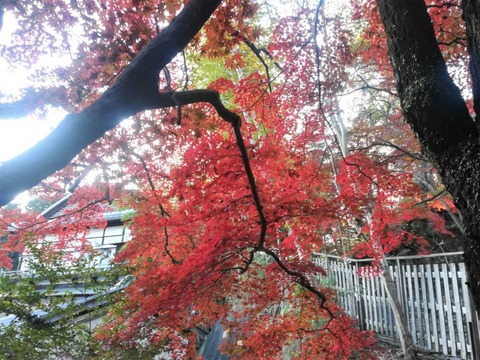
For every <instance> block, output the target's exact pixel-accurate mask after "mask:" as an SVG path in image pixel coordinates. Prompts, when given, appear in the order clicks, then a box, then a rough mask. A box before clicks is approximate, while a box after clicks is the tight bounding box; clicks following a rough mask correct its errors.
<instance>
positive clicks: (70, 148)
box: [0, 0, 222, 206]
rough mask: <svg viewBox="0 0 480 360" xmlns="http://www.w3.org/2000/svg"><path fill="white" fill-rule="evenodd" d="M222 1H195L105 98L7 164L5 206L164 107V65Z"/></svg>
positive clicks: (1, 187)
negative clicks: (122, 127)
mask: <svg viewBox="0 0 480 360" xmlns="http://www.w3.org/2000/svg"><path fill="white" fill-rule="evenodd" d="M220 2H221V0H192V1H190V2H189V3H188V4H187V5H186V6H185V8H184V9H183V10H182V11H181V12H180V14H179V15H178V16H177V17H176V18H175V19H174V20H173V21H172V22H171V24H170V25H169V26H167V27H166V28H165V29H164V30H163V31H162V32H161V33H160V34H159V35H158V36H156V37H155V38H154V39H153V40H152V41H151V42H150V43H149V44H148V45H147V46H146V47H145V48H144V49H143V50H142V51H141V52H140V53H139V55H138V56H136V57H135V58H134V59H133V60H132V62H131V63H130V64H129V65H128V66H127V67H126V68H125V70H124V71H123V72H122V74H121V75H120V76H119V78H118V80H117V82H116V83H115V85H114V86H112V87H111V88H109V89H108V90H107V91H106V92H105V93H104V94H103V95H102V96H101V97H100V99H98V100H97V101H96V102H95V103H94V104H92V105H91V106H89V107H88V108H86V109H85V110H84V111H82V112H81V113H78V114H71V115H68V116H67V117H66V118H65V119H64V120H63V121H62V122H61V123H60V125H59V126H58V127H57V128H56V129H55V130H54V131H53V132H52V133H51V134H50V135H49V136H48V137H47V138H45V139H44V140H42V141H40V142H39V143H38V144H37V145H36V146H34V147H33V148H31V149H30V150H28V151H26V152H25V153H23V154H21V155H19V156H18V157H16V158H14V159H12V160H10V161H8V162H6V163H4V164H2V165H1V166H0V206H1V205H4V204H6V203H8V202H9V201H10V200H12V199H13V198H14V197H15V195H17V194H18V193H20V192H22V191H24V190H27V189H29V188H30V187H32V186H34V185H36V184H38V183H39V182H40V181H41V180H43V179H44V178H46V177H47V176H49V175H51V174H52V173H54V172H55V171H57V170H60V169H62V168H63V167H65V166H66V165H67V164H68V163H69V162H70V161H71V160H72V159H73V158H74V157H75V156H76V155H77V154H78V153H79V152H80V151H82V150H83V149H84V148H86V147H87V146H88V145H89V144H91V143H92V142H94V141H95V140H97V139H99V138H100V137H102V136H103V134H105V132H107V131H108V130H110V129H112V128H114V127H115V126H116V125H118V124H119V123H120V122H121V121H122V120H123V119H125V118H127V117H129V116H131V115H134V114H136V113H138V112H141V111H144V110H146V109H151V108H157V107H159V106H158V102H159V100H160V99H165V100H167V99H168V96H167V95H165V94H162V95H159V94H158V76H159V72H160V70H161V69H162V68H163V67H165V66H166V65H167V64H168V63H169V62H170V61H171V60H172V59H173V57H175V55H176V54H178V53H179V52H180V51H182V49H183V48H184V47H185V46H186V45H187V44H188V43H189V42H190V40H191V39H192V38H193V37H194V36H195V35H196V34H197V32H198V31H199V30H200V29H201V28H202V26H203V25H204V24H205V22H206V21H207V20H208V19H209V18H210V16H211V15H212V13H213V11H214V10H215V9H216V7H217V6H218V5H219V3H220ZM170 97H171V96H170ZM167 102H168V101H167ZM217 105H218V104H217ZM165 106H169V105H165ZM214 106H215V105H214ZM216 107H217V106H216ZM218 108H219V109H220V110H222V108H221V107H218Z"/></svg>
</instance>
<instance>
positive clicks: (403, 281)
mask: <svg viewBox="0 0 480 360" xmlns="http://www.w3.org/2000/svg"><path fill="white" fill-rule="evenodd" d="M461 255H462V253H448V254H435V255H429V256H400V257H391V258H388V264H389V269H390V272H391V274H392V275H393V279H394V280H395V282H396V286H397V292H398V296H399V299H400V301H401V304H402V307H403V310H404V312H405V315H406V317H407V322H408V325H409V330H410V333H411V334H412V337H413V341H414V342H415V344H416V346H417V347H419V348H423V349H428V350H430V351H433V352H439V353H444V354H446V355H450V356H455V357H458V358H460V359H468V360H470V359H471V360H475V359H480V349H479V342H480V340H479V332H478V324H477V321H476V316H475V312H474V308H473V306H472V304H471V302H470V297H469V295H468V289H467V285H466V281H467V280H466V271H465V264H464V263H463V259H462V256H461ZM314 260H315V262H316V263H317V264H318V265H321V266H322V267H323V268H324V269H325V270H326V271H327V277H326V278H323V279H322V280H321V281H322V282H324V285H327V286H332V287H335V288H336V289H337V301H338V303H339V304H340V305H341V306H342V307H343V308H344V309H345V310H346V312H347V313H348V314H349V315H350V316H352V317H354V318H356V319H357V320H358V323H359V326H360V327H361V328H362V329H363V330H372V331H374V332H375V333H377V334H379V335H381V336H383V337H386V338H389V339H391V340H396V339H397V334H396V329H395V320H394V317H393V312H392V309H391V307H390V303H389V300H388V296H387V293H386V291H385V288H384V286H383V283H382V280H381V278H380V277H379V276H374V275H373V273H372V271H371V270H373V268H372V267H371V266H370V265H371V259H361V260H358V259H350V258H340V257H337V256H332V255H324V254H315V255H314Z"/></svg>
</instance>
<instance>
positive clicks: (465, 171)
mask: <svg viewBox="0 0 480 360" xmlns="http://www.w3.org/2000/svg"><path fill="white" fill-rule="evenodd" d="M377 3H378V6H379V10H380V15H381V18H382V22H383V24H384V27H385V32H386V34H387V40H388V50H389V55H390V61H391V63H392V67H393V70H394V74H395V76H396V80H397V88H398V94H399V97H400V102H401V106H402V109H403V114H404V117H405V120H406V121H407V122H408V123H409V124H410V125H411V126H412V128H413V130H414V132H415V133H416V134H417V136H418V138H419V140H420V143H421V144H422V148H423V150H424V152H425V153H426V154H427V155H428V156H429V157H430V158H431V160H432V161H433V163H434V164H436V166H437V167H438V169H439V172H440V175H441V177H442V180H443V182H444V184H445V186H446V188H447V190H448V191H449V192H450V193H451V194H452V196H453V198H454V201H455V205H456V206H457V208H458V209H459V210H460V212H461V213H462V215H463V219H464V226H465V230H466V234H467V236H468V240H467V241H466V242H465V245H464V250H465V255H464V257H465V262H466V265H467V269H468V273H469V280H468V281H469V287H470V289H471V292H472V295H473V298H474V302H475V306H476V308H477V310H478V309H480V144H479V131H478V127H477V125H476V123H475V122H474V120H473V119H472V117H471V116H470V115H469V112H468V109H467V106H466V104H465V102H464V100H463V98H462V96H461V94H460V90H459V89H458V87H457V86H456V85H455V84H454V83H453V80H452V79H451V77H450V76H449V75H448V72H447V67H446V64H445V61H444V59H443V57H442V54H441V52H440V50H439V47H438V45H437V40H436V38H435V33H434V29H433V26H432V23H431V19H430V17H429V15H428V12H427V8H426V5H425V2H424V1H423V0H377ZM463 3H464V6H465V9H467V8H468V6H472V7H474V8H475V9H477V10H478V5H477V1H473V0H465V1H463ZM476 14H478V11H477V12H476ZM469 16H470V15H468V16H465V15H464V18H466V19H470V17H469ZM475 16H476V15H472V17H473V18H475ZM473 25H475V24H473ZM473 25H472V24H470V25H468V21H467V23H466V26H473ZM476 26H478V25H476ZM467 35H468V36H469V37H473V38H472V39H469V41H468V43H469V51H470V55H471V56H474V57H476V58H477V59H478V56H477V54H478V53H480V52H479V51H478V44H479V39H480V37H479V33H478V30H475V31H473V30H472V29H470V30H469V31H467ZM473 48H476V50H475V51H473V50H472V49H473ZM472 51H473V52H472ZM473 66H477V65H475V64H474V65H473ZM475 76H476V75H473V77H474V78H475ZM476 86H478V80H474V87H476ZM475 93H476V91H474V94H475ZM477 93H478V92H477Z"/></svg>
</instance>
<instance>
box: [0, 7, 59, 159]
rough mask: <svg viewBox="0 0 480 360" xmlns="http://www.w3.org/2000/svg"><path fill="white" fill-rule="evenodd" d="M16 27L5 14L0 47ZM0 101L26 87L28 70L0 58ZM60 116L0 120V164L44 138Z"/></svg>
mask: <svg viewBox="0 0 480 360" xmlns="http://www.w3.org/2000/svg"><path fill="white" fill-rule="evenodd" d="M15 27H16V24H15V20H14V18H13V16H12V15H10V14H9V13H6V14H5V16H4V19H3V26H2V29H1V31H0V44H5V43H7V42H10V41H11V34H12V32H13V31H14V30H15ZM0 79H1V80H0V101H4V100H3V99H2V95H3V94H12V93H17V92H19V91H21V89H24V88H27V87H28V86H29V81H28V70H26V69H15V70H14V71H12V69H9V68H8V67H7V64H6V62H5V61H3V60H2V59H0ZM63 116H64V115H63V114H61V113H50V114H48V115H47V116H46V119H45V120H40V119H37V118H34V117H32V116H29V117H26V118H23V119H0V163H1V162H4V161H6V160H8V159H10V158H12V157H14V156H16V155H18V154H20V153H21V152H23V151H25V150H27V149H28V148H30V147H32V146H33V145H34V144H35V143H36V142H38V141H39V140H41V139H42V138H44V137H45V136H46V135H47V134H48V133H49V132H50V131H51V130H52V129H53V128H54V127H55V126H56V125H57V124H58V122H59V121H60V120H61V118H63Z"/></svg>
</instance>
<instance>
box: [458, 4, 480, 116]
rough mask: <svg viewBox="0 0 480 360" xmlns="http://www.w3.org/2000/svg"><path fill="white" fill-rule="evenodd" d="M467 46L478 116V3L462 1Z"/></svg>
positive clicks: (479, 108) (479, 19)
mask: <svg viewBox="0 0 480 360" xmlns="http://www.w3.org/2000/svg"><path fill="white" fill-rule="evenodd" d="M462 7H463V14H462V18H463V20H465V28H466V32H467V46H468V53H469V55H470V74H471V77H472V84H473V88H472V92H473V108H474V109H475V113H476V114H477V116H479V115H480V2H479V1H472V0H469V1H465V0H463V1H462Z"/></svg>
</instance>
